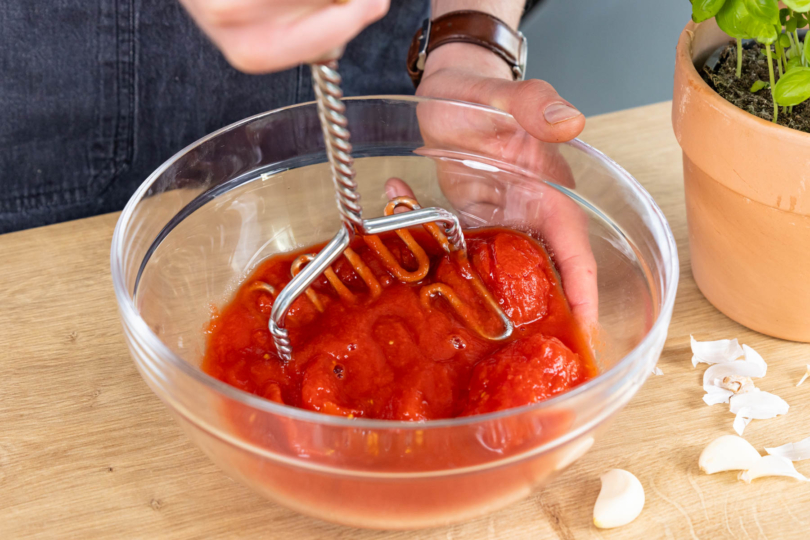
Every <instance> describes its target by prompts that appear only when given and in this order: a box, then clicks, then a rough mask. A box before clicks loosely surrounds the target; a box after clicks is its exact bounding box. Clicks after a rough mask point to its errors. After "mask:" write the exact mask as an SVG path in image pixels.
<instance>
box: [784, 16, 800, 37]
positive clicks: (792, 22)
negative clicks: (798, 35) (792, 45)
mask: <svg viewBox="0 0 810 540" xmlns="http://www.w3.org/2000/svg"><path fill="white" fill-rule="evenodd" d="M798 24H799V21H797V20H796V16H795V15H794V16H793V17H791V18H790V19H788V22H787V24H786V25H785V30H787V31H788V32H790V33H791V34H792V33H793V32H795V31H796V28H798Z"/></svg>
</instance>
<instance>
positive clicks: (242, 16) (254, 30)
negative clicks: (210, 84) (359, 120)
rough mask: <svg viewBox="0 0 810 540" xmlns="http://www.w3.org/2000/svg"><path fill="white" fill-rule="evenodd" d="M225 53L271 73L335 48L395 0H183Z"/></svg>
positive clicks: (239, 64)
mask: <svg viewBox="0 0 810 540" xmlns="http://www.w3.org/2000/svg"><path fill="white" fill-rule="evenodd" d="M180 3H182V4H183V6H184V7H185V8H186V10H188V12H189V13H190V14H191V16H192V17H193V18H194V20H195V21H196V22H197V24H198V25H199V26H200V27H201V28H202V29H203V31H204V32H205V33H206V34H207V35H208V37H209V38H210V39H211V41H213V42H214V44H215V45H216V46H217V47H219V48H220V50H222V53H223V54H224V55H225V58H227V59H228V61H229V62H230V63H231V64H232V65H233V66H234V67H235V68H237V69H239V70H241V71H244V72H246V73H269V72H271V71H280V70H283V69H287V68H290V67H293V66H295V65H297V64H301V63H304V62H311V61H315V60H318V59H320V58H322V57H324V56H325V55H329V54H333V53H334V51H337V50H339V49H340V48H341V47H343V46H344V45H345V44H346V43H347V42H348V41H350V40H351V39H352V38H353V37H354V36H356V35H357V34H358V33H360V31H361V30H363V29H364V28H365V27H366V26H368V25H370V24H371V23H373V22H374V21H376V20H378V19H380V18H381V17H382V16H383V15H385V13H386V12H387V11H388V5H389V0H351V1H347V2H339V1H336V0H180Z"/></svg>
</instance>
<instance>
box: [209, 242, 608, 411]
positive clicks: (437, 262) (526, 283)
mask: <svg viewBox="0 0 810 540" xmlns="http://www.w3.org/2000/svg"><path fill="white" fill-rule="evenodd" d="M412 233H413V234H414V236H415V238H416V240H417V241H418V243H419V244H420V245H421V246H422V247H423V248H424V249H425V251H426V252H427V254H428V256H429V258H430V271H429V273H428V274H427V276H426V277H425V278H424V279H422V280H420V281H418V282H416V283H402V282H400V281H398V280H397V279H396V278H394V277H393V276H392V275H391V274H390V273H389V272H388V270H386V267H385V266H384V265H383V263H382V262H381V260H380V258H379V256H378V255H377V253H376V252H375V251H374V250H373V249H371V248H370V247H369V246H368V245H367V244H366V243H365V242H364V241H363V239H360V238H358V239H355V241H354V242H353V243H352V249H353V250H354V251H355V252H356V253H357V254H358V255H359V256H360V258H361V259H362V260H363V261H364V262H365V264H366V265H367V266H368V267H369V269H370V270H371V271H372V272H373V274H374V275H375V276H376V277H377V280H378V281H379V282H380V284H381V285H382V292H381V294H380V295H379V296H378V297H377V298H374V299H372V297H371V295H370V294H369V293H368V288H367V287H366V284H365V282H364V281H363V280H362V279H361V276H359V275H358V274H357V272H355V270H354V269H353V267H352V266H351V265H350V264H349V262H348V261H347V260H346V258H345V257H341V258H340V259H339V260H338V262H337V263H335V265H334V266H333V269H334V271H335V273H336V275H337V276H338V277H339V278H340V280H341V281H342V283H344V284H345V285H346V287H347V288H348V289H349V290H350V291H352V292H353V293H354V294H355V299H356V300H355V301H354V302H348V301H346V300H345V299H342V298H340V297H339V296H338V294H337V293H336V292H335V289H334V288H333V287H332V285H330V284H329V282H328V281H327V279H326V278H325V277H323V276H321V278H320V279H319V281H318V282H316V284H314V285H313V287H312V289H313V290H314V292H315V293H316V295H317V300H319V302H320V304H321V306H320V307H321V308H322V310H323V311H319V310H318V309H317V306H316V305H315V304H314V303H313V301H312V299H310V298H308V297H307V296H305V295H302V296H301V297H299V298H298V299H297V300H296V301H295V302H294V303H293V306H292V308H291V309H290V311H289V313H288V315H287V319H286V326H287V328H288V329H289V332H290V339H291V341H292V346H293V358H292V360H291V361H290V362H283V361H281V360H280V359H279V358H278V356H277V355H276V351H275V347H274V345H273V340H272V337H271V335H270V332H269V330H268V327H267V323H268V318H269V315H270V310H271V309H272V305H273V301H274V297H273V295H272V294H271V293H270V292H268V291H267V290H265V289H263V288H262V287H261V286H259V287H257V283H259V284H261V283H266V284H269V285H271V286H272V287H274V288H275V289H276V290H277V291H278V290H281V288H282V287H283V286H284V285H285V284H286V283H287V282H289V281H290V279H291V265H292V262H293V261H294V260H295V259H296V258H297V257H298V256H299V255H301V254H302V253H310V252H311V253H314V252H317V251H318V249H319V248H320V246H315V247H310V248H307V249H305V250H299V251H297V252H294V253H285V254H280V255H275V256H273V257H270V258H269V259H267V260H266V261H264V263H262V265H261V266H260V267H259V268H258V269H257V270H256V271H255V272H254V273H253V275H252V276H251V277H250V278H249V279H248V280H247V281H246V282H245V283H244V284H243V285H242V286H241V288H240V289H239V291H238V292H237V294H236V296H235V298H234V299H233V301H232V302H231V303H230V304H228V305H227V306H226V307H225V308H224V309H223V310H221V312H220V314H219V315H218V316H216V317H215V318H214V320H213V321H212V323H211V327H210V335H209V340H208V347H207V350H206V356H205V360H204V363H203V369H204V370H205V371H206V372H207V373H209V374H210V375H212V376H214V377H216V378H218V379H220V380H222V381H224V382H226V383H228V384H231V385H233V386H235V387H237V388H240V389H242V390H244V391H246V392H250V393H253V394H256V395H259V396H262V397H264V398H266V399H270V400H273V401H276V402H278V403H284V404H287V405H292V406H295V407H300V408H303V409H309V410H313V411H319V412H322V413H326V414H333V415H341V416H347V417H366V418H378V419H390V420H416V421H420V420H431V419H438V418H452V417H456V416H465V415H473V414H482V413H487V412H493V411H499V410H503V409H508V408H512V407H518V406H521V405H526V404H530V403H534V402H537V401H542V400H544V399H547V398H549V397H551V396H554V395H556V394H559V393H561V392H565V391H567V390H569V389H571V388H573V387H575V386H577V385H579V384H581V383H583V382H584V381H586V380H588V379H590V378H592V377H593V376H594V375H595V373H596V372H595V368H594V364H593V361H592V356H591V353H590V350H589V348H588V345H587V341H586V340H585V338H584V335H583V333H582V332H581V330H580V328H579V327H578V325H577V323H576V321H575V319H574V318H573V316H572V315H571V312H570V309H569V307H568V305H567V302H566V300H565V297H564V296H563V292H562V288H561V286H560V283H559V279H558V277H557V275H556V273H555V271H554V268H553V266H552V263H551V261H550V259H549V257H548V256H547V254H546V252H545V250H544V249H543V248H542V246H541V245H540V244H539V243H538V242H536V241H535V240H534V239H532V238H530V237H529V236H527V235H525V234H522V233H519V232H516V231H513V230H509V229H503V228H490V229H476V230H470V231H465V237H466V239H467V246H468V250H467V251H468V257H469V261H470V263H471V265H472V268H473V269H474V271H476V272H477V273H478V275H479V276H480V277H481V279H482V280H483V282H484V283H485V285H486V286H487V288H488V289H489V291H490V292H491V293H492V294H493V295H494V297H495V299H496V300H497V301H498V303H499V305H500V306H501V308H502V309H503V311H504V312H505V313H506V315H507V316H508V317H509V318H510V320H511V321H512V322H513V323H514V332H513V333H512V336H511V337H510V338H508V339H507V340H505V341H501V342H496V341H489V340H487V339H484V338H482V337H481V336H480V335H479V334H478V333H476V332H475V331H474V330H473V329H472V328H470V325H469V324H466V323H465V322H464V321H463V320H462V319H461V318H460V317H459V316H458V315H457V313H456V312H455V311H454V310H453V309H452V308H451V307H450V305H449V304H448V303H447V301H446V300H445V299H443V298H439V297H436V298H432V299H428V300H425V299H424V298H423V297H422V295H420V291H421V290H422V289H423V287H425V286H427V285H430V284H435V283H443V284H445V285H449V286H450V287H452V289H453V291H455V293H456V294H457V295H458V297H459V298H460V299H461V300H462V301H463V302H464V303H465V304H466V305H467V306H469V307H470V308H471V311H472V314H473V316H474V318H475V319H476V320H478V321H480V322H481V326H482V327H484V328H485V329H488V330H490V331H491V333H493V334H497V333H498V329H499V327H500V322H499V320H498V319H497V318H496V317H495V315H494V314H493V313H492V312H491V311H490V310H489V309H488V308H487V307H486V305H485V304H484V303H483V301H482V299H481V298H480V295H477V294H476V292H475V290H474V288H473V287H472V285H471V280H470V277H469V275H468V272H467V271H465V270H464V267H463V266H460V265H459V264H458V260H457V259H456V258H454V257H457V255H454V254H447V253H445V252H444V251H443V250H442V249H441V247H440V246H439V244H438V243H437V242H436V241H435V240H434V239H433V238H432V237H431V236H430V235H428V234H426V233H424V231H422V230H418V231H416V230H414V231H412ZM382 239H383V243H384V244H385V245H386V246H387V247H388V248H389V250H390V251H391V253H392V254H393V256H394V258H395V259H397V261H398V262H399V263H400V264H401V265H402V266H403V267H404V268H405V269H407V270H413V269H415V268H416V267H417V262H416V260H415V258H414V256H413V254H412V253H411V252H410V251H409V250H408V248H407V247H406V246H405V244H404V243H403V242H402V240H400V239H399V238H398V237H397V236H395V235H394V234H390V235H383V236H382Z"/></svg>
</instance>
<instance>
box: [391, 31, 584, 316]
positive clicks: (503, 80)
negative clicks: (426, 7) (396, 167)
mask: <svg viewBox="0 0 810 540" xmlns="http://www.w3.org/2000/svg"><path fill="white" fill-rule="evenodd" d="M457 46H458V47H457ZM454 49H455V50H454ZM443 50H446V51H447V52H448V54H446V55H443V56H442V55H437V53H439V52H442V51H443ZM417 94H418V95H422V96H431V97H442V98H448V99H459V100H464V101H469V102H473V103H481V104H484V105H490V106H493V107H497V108H499V109H502V110H504V111H506V112H508V113H510V114H511V115H512V116H513V117H514V119H512V118H510V117H508V116H503V117H493V116H492V115H486V116H482V115H481V114H476V113H477V111H476V110H474V109H463V108H455V107H454V108H448V107H443V106H442V105H441V104H436V103H431V102H425V103H420V104H419V106H418V107H417V116H418V119H419V126H420V130H421V132H422V136H423V139H424V142H425V145H424V147H423V148H422V149H421V150H420V152H421V153H423V154H425V155H431V153H433V149H440V150H441V152H442V153H446V152H447V151H450V152H458V153H459V154H474V155H476V156H481V157H484V158H492V159H493V162H494V163H498V164H500V165H501V166H502V164H509V165H510V166H513V168H515V169H517V170H518V172H521V171H523V172H525V174H526V175H528V176H535V177H539V178H541V179H543V180H546V181H548V182H552V183H554V184H557V185H560V186H563V187H567V188H573V187H574V179H573V175H572V173H571V170H570V169H569V167H568V163H567V162H566V160H565V159H564V158H563V156H562V155H561V154H560V152H559V148H558V146H557V145H556V144H551V143H555V142H563V141H567V140H570V139H572V138H574V137H576V136H577V135H578V134H579V133H580V132H581V131H582V129H583V127H584V124H585V119H584V117H583V116H582V114H581V113H579V111H577V110H576V109H574V108H573V107H571V105H570V104H569V103H568V102H567V101H565V100H564V99H562V98H561V97H560V96H559V95H558V94H557V93H556V91H554V89H553V88H552V87H551V85H549V84H548V83H545V82H542V81H537V80H534V81H523V82H514V81H512V76H511V71H510V69H509V67H508V66H507V65H506V63H505V62H503V60H501V59H500V58H498V57H497V56H495V55H494V54H492V53H490V52H489V51H487V50H485V49H483V48H480V47H477V46H475V45H467V44H450V45H445V46H443V47H441V48H439V49H436V50H435V51H433V53H431V56H429V57H428V64H427V66H426V69H425V74H424V76H423V79H422V83H421V84H420V86H419V89H418V91H417ZM461 159H463V158H461ZM436 166H437V174H438V178H439V183H440V186H441V188H442V191H443V193H444V195H445V197H447V199H448V201H449V202H450V203H451V204H452V205H453V206H454V207H455V209H456V210H457V211H458V212H459V214H461V217H462V220H463V222H464V223H465V224H466V225H468V226H469V225H483V224H487V225H507V226H518V227H520V228H524V229H529V231H530V232H532V233H535V234H537V235H539V236H540V237H541V238H542V240H543V241H544V242H545V244H546V247H547V249H548V250H549V252H550V254H551V255H552V257H553V259H554V262H555V264H556V266H557V269H558V271H559V272H560V276H561V279H562V284H563V288H564V290H565V293H566V297H567V298H568V301H569V304H570V305H571V309H572V311H573V314H574V316H575V317H577V319H579V320H580V321H581V322H582V323H583V325H585V326H586V328H589V329H590V328H592V327H593V326H594V325H595V324H596V323H597V320H598V290H597V284H596V261H595V259H594V257H593V253H592V251H591V246H590V243H589V241H588V218H587V215H586V214H585V213H584V212H583V211H582V209H581V208H580V207H579V206H578V205H577V204H576V203H575V202H574V201H573V200H572V199H571V198H569V197H568V196H567V195H565V194H563V193H562V192H560V191H559V190H558V189H556V188H554V187H552V186H550V185H549V184H546V183H543V182H537V181H531V180H529V181H525V182H519V181H514V182H513V181H511V179H506V180H504V178H503V175H498V174H494V175H493V174H492V173H491V172H487V171H485V170H473V169H470V168H469V167H468V166H466V165H464V164H462V163H460V162H459V161H454V160H444V159H437V160H436ZM387 191H388V196H389V197H391V196H398V195H408V194H409V192H410V188H408V186H407V185H406V184H405V183H404V182H402V181H401V180H393V179H392V180H390V181H389V183H388V184H387Z"/></svg>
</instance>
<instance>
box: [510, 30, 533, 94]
mask: <svg viewBox="0 0 810 540" xmlns="http://www.w3.org/2000/svg"><path fill="white" fill-rule="evenodd" d="M518 36H519V37H520V51H519V52H518V64H517V65H516V66H514V67H512V73H513V74H514V76H515V80H516V81H522V80H524V79H525V78H526V57H527V56H528V53H529V46H528V42H527V40H526V36H524V35H523V32H521V31H519V30H518Z"/></svg>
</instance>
